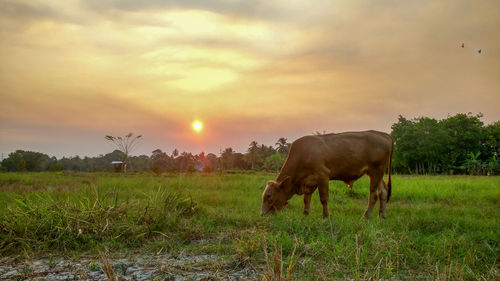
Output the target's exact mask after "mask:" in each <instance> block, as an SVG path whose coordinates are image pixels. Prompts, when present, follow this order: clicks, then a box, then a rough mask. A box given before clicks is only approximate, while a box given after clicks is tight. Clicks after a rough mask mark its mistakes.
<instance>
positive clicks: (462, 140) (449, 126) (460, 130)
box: [442, 113, 483, 172]
mask: <svg viewBox="0 0 500 281" xmlns="http://www.w3.org/2000/svg"><path fill="white" fill-rule="evenodd" d="M481 117H483V115H482V114H481V113H479V114H477V115H472V113H468V114H464V113H459V114H456V115H455V116H450V117H448V118H446V119H444V120H443V121H442V123H443V126H444V129H445V130H446V132H447V134H448V136H449V139H448V143H447V152H446V159H445V161H446V162H447V163H448V167H447V169H448V170H449V171H450V172H453V171H454V170H458V169H460V167H461V166H462V164H463V163H464V162H465V161H466V160H467V159H468V158H469V156H470V154H471V153H474V154H476V153H477V152H480V151H481V148H482V147H481V139H482V138H483V137H482V127H483V122H482V121H481V120H480V118H481Z"/></svg>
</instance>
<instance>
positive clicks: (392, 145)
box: [387, 138, 394, 202]
mask: <svg viewBox="0 0 500 281" xmlns="http://www.w3.org/2000/svg"><path fill="white" fill-rule="evenodd" d="M393 151H394V141H393V140H392V138H391V154H389V167H388V171H387V202H389V199H391V190H392V184H391V172H392V152H393Z"/></svg>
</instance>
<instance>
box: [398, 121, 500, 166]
mask: <svg viewBox="0 0 500 281" xmlns="http://www.w3.org/2000/svg"><path fill="white" fill-rule="evenodd" d="M482 117H483V115H482V114H481V113H480V114H477V115H473V114H472V113H467V114H463V113H460V114H456V115H454V116H448V117H447V118H445V119H442V120H436V119H433V118H429V117H420V118H414V119H412V120H409V119H406V118H405V117H403V116H399V119H398V122H397V123H395V124H393V125H392V127H391V128H392V132H391V136H392V138H393V140H394V155H393V169H394V171H395V172H397V173H403V174H470V175H492V174H500V162H499V157H500V121H496V122H494V123H492V124H489V125H486V126H485V125H484V123H483V122H482V121H481V118H482Z"/></svg>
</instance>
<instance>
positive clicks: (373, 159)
mask: <svg viewBox="0 0 500 281" xmlns="http://www.w3.org/2000/svg"><path fill="white" fill-rule="evenodd" d="M393 146H394V144H393V141H392V138H391V136H390V135H388V134H386V133H383V132H378V131H363V132H346V133H340V134H326V135H314V136H305V137H301V138H299V139H298V140H296V141H294V142H293V143H292V146H291V147H290V152H289V153H288V157H287V159H286V161H285V164H284V165H283V167H282V168H281V170H280V173H279V175H278V177H277V178H276V180H275V181H272V180H271V181H268V182H267V185H266V188H265V190H264V193H263V194H262V210H261V214H262V215H264V214H267V213H272V212H278V211H279V210H281V209H282V208H283V207H284V206H286V204H287V201H288V200H289V199H290V198H291V197H292V196H293V195H294V194H299V195H302V194H304V214H306V215H307V214H309V211H310V203H311V196H312V194H313V192H314V191H315V190H316V188H318V190H319V197H320V201H321V204H322V205H323V217H324V218H326V217H328V216H329V213H328V197H329V194H328V182H329V181H330V180H341V181H344V182H345V183H347V184H348V185H349V186H352V184H353V183H354V181H356V180H357V179H359V178H360V177H362V176H363V175H365V174H367V175H368V176H369V177H370V195H369V199H368V208H367V209H366V211H365V214H364V217H365V218H369V217H370V214H371V212H372V210H373V207H374V205H375V203H376V201H377V200H380V209H379V216H380V217H381V218H385V205H386V203H387V202H388V201H389V198H390V196H391V160H392V151H393ZM387 167H389V169H388V178H387V185H386V184H385V183H384V181H383V179H382V178H383V176H384V172H385V170H386V169H387Z"/></svg>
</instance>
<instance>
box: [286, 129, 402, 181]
mask: <svg viewBox="0 0 500 281" xmlns="http://www.w3.org/2000/svg"><path fill="white" fill-rule="evenodd" d="M391 148H392V138H391V137H390V135H388V134H386V133H383V132H378V131H363V132H345V133H339V134H326V135H315V136H305V137H302V138H299V139H297V140H296V141H294V142H293V143H292V146H291V148H290V152H289V156H288V158H287V161H286V162H287V163H286V164H288V165H289V166H293V167H294V169H293V170H295V171H296V173H310V172H314V171H317V170H318V169H322V168H324V167H327V168H328V170H329V173H330V177H331V178H332V179H340V180H344V179H345V178H351V177H356V176H358V174H359V173H361V172H362V171H363V170H366V169H369V168H371V167H377V166H381V165H386V164H387V160H388V159H389V157H390V153H391ZM288 162H290V163H288ZM359 176H360V175H359Z"/></svg>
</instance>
